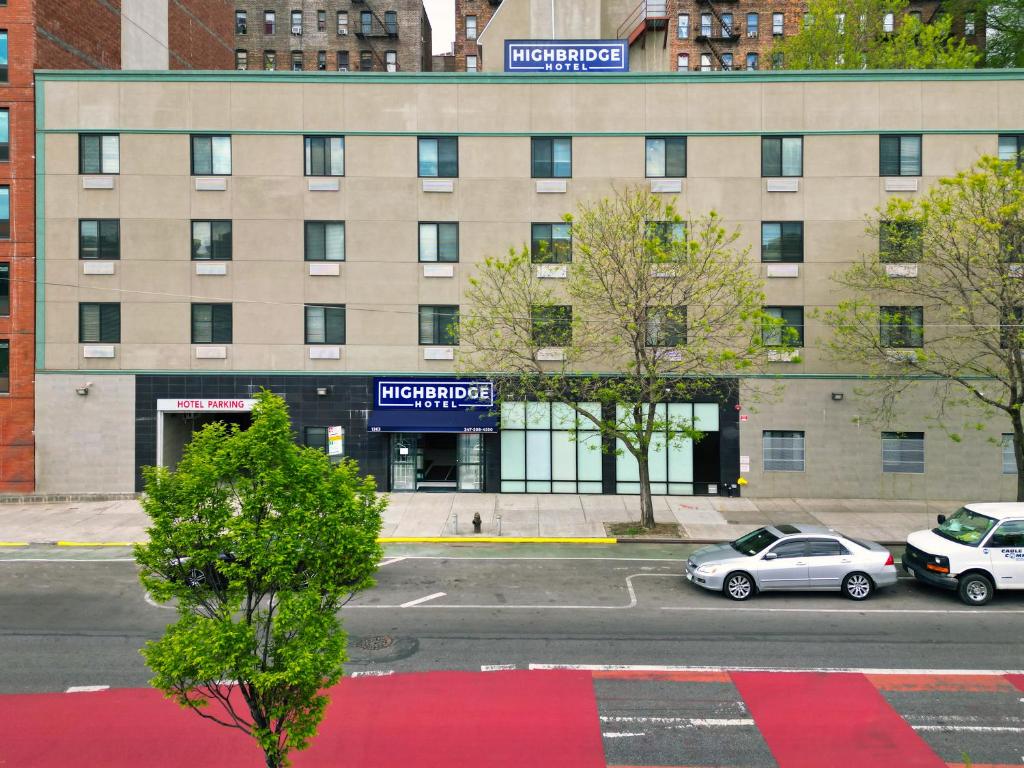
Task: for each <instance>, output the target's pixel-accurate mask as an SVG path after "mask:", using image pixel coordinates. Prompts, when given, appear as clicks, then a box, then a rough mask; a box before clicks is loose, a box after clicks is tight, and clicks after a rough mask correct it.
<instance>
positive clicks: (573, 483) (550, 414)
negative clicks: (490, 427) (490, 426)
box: [501, 401, 602, 493]
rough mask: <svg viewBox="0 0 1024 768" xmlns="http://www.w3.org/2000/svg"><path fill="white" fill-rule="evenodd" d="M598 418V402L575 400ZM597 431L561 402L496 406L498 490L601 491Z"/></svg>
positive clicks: (546, 491) (507, 491)
mask: <svg viewBox="0 0 1024 768" xmlns="http://www.w3.org/2000/svg"><path fill="white" fill-rule="evenodd" d="M578 405H579V407H581V408H583V409H584V410H585V411H587V412H588V413H591V414H593V415H594V416H595V417H597V418H598V419H600V417H601V404H600V403H579V404H578ZM601 456H602V453H601V434H600V432H598V431H597V430H596V429H595V428H594V423H593V422H592V421H590V420H589V419H588V418H587V417H585V416H580V415H579V414H577V413H576V411H574V410H573V409H572V408H571V407H570V406H569V405H567V404H565V403H524V402H511V401H506V402H503V403H502V404H501V490H502V492H503V493H601V490H602V488H601V478H602V472H601V469H602V466H601V465H602V462H601Z"/></svg>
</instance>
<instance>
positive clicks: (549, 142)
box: [530, 136, 572, 179]
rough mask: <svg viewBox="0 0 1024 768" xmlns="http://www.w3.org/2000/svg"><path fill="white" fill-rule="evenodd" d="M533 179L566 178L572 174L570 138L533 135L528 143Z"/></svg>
mask: <svg viewBox="0 0 1024 768" xmlns="http://www.w3.org/2000/svg"><path fill="white" fill-rule="evenodd" d="M530 154H531V160H532V166H533V173H532V175H533V178H535V179H568V178H570V177H571V176H572V138H571V137H568V136H566V137H560V138H542V137H535V138H534V139H533V140H532V141H531V143H530Z"/></svg>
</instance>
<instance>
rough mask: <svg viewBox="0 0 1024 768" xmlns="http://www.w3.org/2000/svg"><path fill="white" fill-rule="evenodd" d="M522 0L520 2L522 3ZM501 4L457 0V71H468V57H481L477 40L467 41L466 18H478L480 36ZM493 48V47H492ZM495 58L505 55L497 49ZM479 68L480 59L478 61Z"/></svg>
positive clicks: (477, 26)
mask: <svg viewBox="0 0 1024 768" xmlns="http://www.w3.org/2000/svg"><path fill="white" fill-rule="evenodd" d="M513 1H515V0H513ZM521 1H522V0H519V2H521ZM499 5H500V3H499V4H498V5H494V4H492V3H491V2H490V0H455V71H456V72H465V71H466V56H477V57H479V56H480V49H479V47H478V46H477V44H476V40H467V39H466V17H467V16H476V33H477V35H478V36H479V34H480V33H481V32H483V31H484V27H486V26H487V22H489V21H490V20H491V17H492V16H493V15H494V12H495V11H496V10H498V7H499ZM492 47H493V46H492ZM491 55H493V56H504V55H505V54H504V53H503V52H502V51H501V50H498V49H496V50H495V52H494V53H492V54H491ZM478 66H479V59H478ZM499 68H500V67H499Z"/></svg>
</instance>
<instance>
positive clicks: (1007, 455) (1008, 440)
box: [1002, 432, 1017, 475]
mask: <svg viewBox="0 0 1024 768" xmlns="http://www.w3.org/2000/svg"><path fill="white" fill-rule="evenodd" d="M1002 453H1003V474H1004V475H1016V474H1017V458H1016V457H1015V456H1014V455H1013V435H1011V434H1009V433H1007V432H1004V433H1003V442H1002Z"/></svg>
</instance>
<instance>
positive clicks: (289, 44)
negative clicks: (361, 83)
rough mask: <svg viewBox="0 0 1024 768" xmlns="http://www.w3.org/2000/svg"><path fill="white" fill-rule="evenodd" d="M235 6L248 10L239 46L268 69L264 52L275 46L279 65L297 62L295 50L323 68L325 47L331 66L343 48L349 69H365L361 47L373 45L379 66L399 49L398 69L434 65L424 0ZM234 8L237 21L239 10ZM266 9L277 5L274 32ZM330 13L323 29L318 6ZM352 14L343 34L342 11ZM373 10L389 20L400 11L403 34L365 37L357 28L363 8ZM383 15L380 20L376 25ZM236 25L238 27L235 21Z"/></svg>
mask: <svg viewBox="0 0 1024 768" xmlns="http://www.w3.org/2000/svg"><path fill="white" fill-rule="evenodd" d="M234 10H240V11H245V12H246V19H247V25H246V27H247V28H246V33H245V34H244V35H241V34H238V35H235V36H234V47H235V49H236V50H244V51H246V52H247V54H248V68H249V69H262V68H263V54H264V52H265V51H268V50H272V51H274V52H275V53H276V56H277V64H276V67H275V69H279V70H288V69H291V67H292V52H294V51H298V52H301V53H302V68H303V69H304V70H316V69H317V52H318V51H324V53H325V58H326V64H327V67H326V68H327V69H328V70H336V69H337V61H338V59H337V52H338V51H346V52H348V59H349V69H352V70H358V69H359V55H360V52H361V51H370V52H372V56H373V69H374V70H376V71H382V70H384V68H385V61H386V52H387V51H395V52H396V53H397V58H398V70H399V71H402V72H421V71H428V70H429V69H430V45H431V41H430V25H429V22H427V16H426V11H424V9H423V4H422V2H421V0H365V1H364V2H355V3H354V2H350V0H290V1H285V2H282V0H237V2H235V3H234ZM234 10H233V11H232V25H233V24H234V21H233V18H234V17H233V13H234ZM293 10H301V11H302V34H301V35H293V34H292V29H291V27H292V18H291V14H292V11H293ZM265 11H274V13H275V16H276V29H275V32H274V34H273V35H266V34H264V31H263V30H264V18H263V14H264V12H265ZM318 11H323V12H324V14H325V22H326V30H324V31H320V30H319V29H318V19H317V12H318ZM339 11H342V12H345V13H347V14H348V27H347V29H348V34H347V35H339V34H338V12H339ZM363 11H373V12H374V13H375V14H376V16H377V18H378V19H380V20H381V21H383V19H384V14H385V12H386V11H396V12H397V14H398V36H397V37H387V36H379V37H378V36H370V37H360V36H359V35H357V34H356V32H357V30H358V29H359V24H360V14H361V13H362V12H363ZM377 23H378V22H377V21H376V20H375V21H374V26H375V28H376V26H377ZM232 28H233V27H232Z"/></svg>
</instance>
